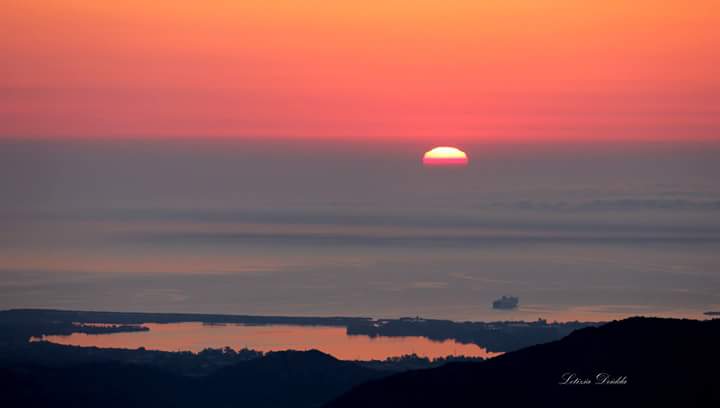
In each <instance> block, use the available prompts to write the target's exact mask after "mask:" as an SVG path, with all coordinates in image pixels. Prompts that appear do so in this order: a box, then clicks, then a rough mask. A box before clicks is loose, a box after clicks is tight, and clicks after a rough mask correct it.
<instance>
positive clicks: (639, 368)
mask: <svg viewBox="0 0 720 408" xmlns="http://www.w3.org/2000/svg"><path fill="white" fill-rule="evenodd" d="M718 363H720V320H711V321H694V320H675V319H657V318H630V319H626V320H623V321H617V322H612V323H608V324H606V325H604V326H601V327H597V328H595V327H591V328H585V329H580V330H577V331H575V332H573V333H572V334H570V335H569V336H567V337H565V338H564V339H562V340H559V341H554V342H551V343H547V344H541V345H537V346H532V347H528V348H526V349H523V350H519V351H516V352H510V353H507V354H505V355H502V356H500V357H497V358H494V359H491V360H488V361H486V362H481V363H451V364H447V365H445V366H442V367H439V368H432V369H427V370H416V371H410V372H406V373H401V374H395V375H393V376H390V377H387V378H384V379H380V380H376V381H371V382H369V383H366V384H363V385H360V386H358V387H356V388H354V389H353V390H351V391H350V392H348V393H346V394H345V395H343V396H341V397H340V398H338V399H336V400H334V401H333V402H331V403H329V404H328V405H327V406H326V408H354V407H370V406H372V407H374V408H377V407H380V408H382V407H393V408H398V407H480V406H498V405H500V404H502V405H503V406H508V407H516V406H517V407H519V406H533V407H546V406H547V407H550V406H552V407H570V406H573V407H617V406H621V407H625V406H628V407H644V406H647V407H650V406H676V407H720V386H718V382H719V381H720V373H719V372H718V367H720V366H719V365H718ZM605 375H608V376H609V377H605ZM598 376H600V377H598ZM603 379H605V381H603ZM585 380H587V381H589V383H587V384H584V382H585ZM563 382H565V384H561V383H563Z"/></svg>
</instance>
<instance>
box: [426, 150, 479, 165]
mask: <svg viewBox="0 0 720 408" xmlns="http://www.w3.org/2000/svg"><path fill="white" fill-rule="evenodd" d="M467 164H468V156H467V154H466V153H465V152H463V151H462V150H460V149H458V148H457V147H450V146H440V147H436V148H433V149H432V150H429V151H427V152H425V155H424V156H423V165H425V166H467Z"/></svg>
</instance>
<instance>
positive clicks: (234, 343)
mask: <svg viewBox="0 0 720 408" xmlns="http://www.w3.org/2000/svg"><path fill="white" fill-rule="evenodd" d="M144 326H146V327H148V328H150V331H145V332H128V333H112V334H93V335H88V334H85V333H74V334H72V335H69V336H46V337H45V340H47V341H51V342H53V343H58V344H65V345H74V346H96V347H111V348H126V349H136V348H139V347H145V348H146V349H149V350H162V351H181V350H182V351H186V350H190V351H193V352H198V351H201V350H203V349H205V348H220V347H225V346H229V347H231V348H233V349H236V350H239V349H242V348H249V349H254V350H260V351H280V350H288V349H290V350H310V349H318V350H320V351H323V352H325V353H328V354H331V355H333V356H335V357H337V358H339V359H342V360H373V359H378V360H381V359H385V358H387V357H393V356H401V355H405V354H412V353H415V354H417V355H419V356H424V357H429V358H437V357H446V356H449V355H465V356H473V357H493V356H496V355H498V354H500V353H492V352H489V351H487V350H486V349H484V348H482V347H479V346H477V345H475V344H460V343H458V342H456V341H454V340H446V341H442V342H436V341H431V340H429V339H427V338H425V337H376V338H371V337H368V336H348V335H347V334H346V332H345V328H344V327H324V326H290V325H268V326H245V325H234V324H233V325H224V326H216V325H204V324H202V323H197V322H193V323H169V324H153V323H149V324H144Z"/></svg>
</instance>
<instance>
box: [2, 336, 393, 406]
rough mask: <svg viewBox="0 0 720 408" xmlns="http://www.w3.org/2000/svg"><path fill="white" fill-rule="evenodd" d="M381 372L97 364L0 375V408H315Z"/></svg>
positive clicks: (286, 364)
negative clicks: (203, 370) (185, 372)
mask: <svg viewBox="0 0 720 408" xmlns="http://www.w3.org/2000/svg"><path fill="white" fill-rule="evenodd" d="M384 375H387V372H383V371H380V370H374V369H371V368H366V367H363V366H361V365H359V364H356V363H353V362H348V361H340V360H337V359H335V358H333V357H331V356H328V355H326V354H323V353H321V352H319V351H316V350H313V351H306V352H303V351H283V352H275V353H268V354H267V355H266V356H264V357H262V358H257V359H254V360H249V361H247V362H242V363H239V364H236V365H234V366H231V367H226V368H224V369H220V370H218V371H216V372H215V373H213V374H211V375H208V376H203V377H194V378H193V377H187V376H182V375H178V374H175V373H172V372H169V371H165V370H160V369H156V368H153V367H148V366H146V365H136V364H122V363H117V362H105V363H95V364H92V363H91V364H79V365H71V366H62V367H57V366H55V367H49V366H40V365H23V364H21V365H18V364H13V365H11V366H4V367H0V390H2V392H0V406H3V407H20V406H22V407H65V406H67V407H100V406H102V407H153V408H156V407H198V406H208V407H301V408H302V407H319V406H321V405H322V404H323V403H326V402H327V401H329V400H330V399H332V398H334V397H337V396H338V395H340V394H341V393H342V392H344V391H347V390H348V389H350V388H351V387H352V386H353V385H356V384H359V383H362V382H365V381H368V380H371V379H376V378H379V377H381V376H384Z"/></svg>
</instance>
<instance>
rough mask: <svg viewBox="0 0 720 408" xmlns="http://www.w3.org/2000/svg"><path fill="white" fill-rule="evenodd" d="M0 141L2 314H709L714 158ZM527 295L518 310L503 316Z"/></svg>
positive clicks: (623, 150) (719, 206)
mask: <svg viewBox="0 0 720 408" xmlns="http://www.w3.org/2000/svg"><path fill="white" fill-rule="evenodd" d="M425 147H426V146H415V145H397V146H396V145H383V146H375V145H371V146H370V145H368V146H364V145H356V144H345V143H343V144H336V145H332V146H330V145H328V144H327V143H316V144H307V143H304V144H288V145H283V144H273V143H269V142H268V143H261V142H254V143H244V142H237V143H229V142H228V143H211V144H208V143H200V142H191V141H188V142H185V143H179V142H172V143H162V142H154V143H150V142H148V143H130V142H127V143H120V142H118V143H110V142H108V143H80V142H78V143H59V142H58V143H54V144H53V143H45V144H43V143H37V144H29V143H17V144H9V143H5V144H0V191H2V199H0V309H7V308H21V307H44V308H58V309H80V310H110V311H150V312H181V313H227V314H252V315H282V316H288V315H294V316H366V317H375V318H396V317H403V316H421V317H425V318H438V319H452V320H473V321H476V320H536V319H538V318H545V319H548V320H576V319H577V320H586V321H587V320H590V321H599V320H609V319H619V318H623V317H626V316H633V315H655V316H676V317H692V318H700V317H702V313H703V312H704V311H707V310H717V309H720V295H718V294H720V273H718V271H720V257H718V256H717V254H718V253H720V183H718V182H717V177H716V175H717V174H720V145H718V146H694V145H683V146H679V145H674V144H673V145H667V146H665V145H657V146H656V145H639V146H634V147H632V148H628V147H627V146H623V147H616V146H614V145H604V146H586V145H577V146H568V145H565V144H562V145H555V146H515V145H497V146H494V145H474V146H471V145H467V146H463V147H464V150H465V151H467V152H468V154H469V155H470V157H471V158H472V162H471V165H470V166H469V167H467V168H465V169H463V170H462V171H449V172H448V171H430V170H429V169H426V168H423V167H422V166H421V164H420V155H421V153H422V152H423V151H425V150H426V149H425ZM502 295H513V296H518V297H519V298H520V307H519V308H518V309H517V310H514V311H511V312H498V311H496V310H493V309H492V308H491V306H490V305H491V303H492V301H493V300H495V299H497V298H499V297H500V296H502Z"/></svg>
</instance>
